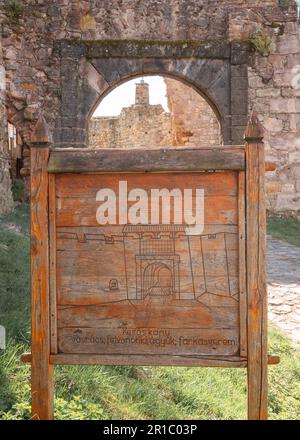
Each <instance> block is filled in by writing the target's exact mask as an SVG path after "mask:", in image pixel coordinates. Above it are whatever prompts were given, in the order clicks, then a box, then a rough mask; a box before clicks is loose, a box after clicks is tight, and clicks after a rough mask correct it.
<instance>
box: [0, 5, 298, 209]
mask: <svg viewBox="0 0 300 440" xmlns="http://www.w3.org/2000/svg"><path fill="white" fill-rule="evenodd" d="M22 4H23V5H24V10H23V13H22V14H21V16H20V17H18V19H17V20H12V19H11V16H10V15H9V14H8V13H7V11H8V10H7V8H6V7H5V5H7V2H6V1H5V0H0V21H1V27H2V35H3V60H4V64H5V69H6V79H7V81H6V105H7V109H8V119H9V121H10V122H11V123H12V124H14V125H15V126H16V128H17V130H18V132H19V134H20V136H21V138H22V141H23V145H24V149H25V150H27V149H28V147H29V140H30V133H31V131H32V128H33V126H34V125H35V122H36V120H37V118H38V116H39V113H40V111H41V109H43V112H44V114H45V117H46V119H47V122H48V124H49V125H50V127H51V129H52V130H53V132H54V133H53V135H54V139H55V143H56V145H57V146H58V147H68V146H73V147H81V146H87V140H88V136H87V125H88V119H89V118H90V117H91V115H92V114H93V111H94V109H95V107H96V105H97V103H98V102H99V100H100V98H101V96H102V94H103V93H107V92H108V91H109V90H110V89H112V88H114V87H115V86H116V85H117V84H119V83H120V82H123V81H124V80H125V79H127V78H131V77H133V76H137V75H139V74H144V73H149V74H155V73H157V74H159V73H160V74H165V75H169V76H171V77H172V76H173V77H176V78H179V79H182V80H183V81H184V82H186V83H188V84H191V85H192V86H193V87H194V88H195V89H196V90H197V89H198V90H199V91H200V92H201V93H202V94H203V95H204V96H205V97H206V98H207V99H208V100H209V102H212V103H213V104H214V107H215V109H216V110H217V112H218V116H219V119H220V123H221V128H222V136H223V139H224V143H226V144H230V143H234V144H235V143H241V142H242V141H243V132H244V129H245V125H246V119H247V115H248V114H249V112H250V111H251V110H252V109H253V108H255V110H256V111H257V113H258V115H259V117H260V119H261V121H262V122H263V124H264V125H265V128H266V136H265V142H266V150H267V159H268V160H272V161H274V162H275V163H276V164H277V166H278V168H277V171H276V173H274V175H273V174H272V175H271V174H270V175H268V176H267V178H268V180H270V181H271V182H274V181H277V182H279V183H280V186H278V189H279V188H280V190H278V192H275V191H274V188H275V187H274V186H273V187H272V188H273V192H272V193H270V195H269V196H268V208H269V210H270V211H272V212H276V213H288V214H290V213H292V214H293V215H297V212H299V210H300V199H299V197H298V195H299V189H297V188H298V182H297V181H299V176H298V174H297V172H295V173H294V172H291V170H290V168H291V166H296V165H297V164H298V165H299V159H298V157H297V156H291V155H290V154H293V153H297V152H298V151H299V149H300V138H299V126H300V104H299V100H300V74H299V69H300V68H299V65H300V43H299V34H298V25H297V12H296V6H295V4H294V2H292V1H288V2H282V1H279V0H265V1H264V2H262V1H261V0H249V1H245V0H219V1H218V2H215V1H210V0H197V1H194V0H185V1H182V0H142V1H139V2H136V1H134V0H128V1H126V2H122V1H119V0H110V1H101V2H100V1H99V0H89V1H88V0H84V1H80V2H78V1H77V0H69V1H65V0H57V1H53V2H51V4H49V2H46V1H45V0H24V1H22ZM120 40H121V41H120ZM253 47H255V48H256V50H255V51H254V50H253ZM249 49H251V52H250V53H249ZM29 168H30V167H29V157H28V156H24V164H23V170H22V173H21V174H22V175H26V174H28V170H29ZM283 181H284V184H287V185H289V186H284V187H283V186H281V183H282V182H283ZM282 188H284V191H283V192H282Z"/></svg>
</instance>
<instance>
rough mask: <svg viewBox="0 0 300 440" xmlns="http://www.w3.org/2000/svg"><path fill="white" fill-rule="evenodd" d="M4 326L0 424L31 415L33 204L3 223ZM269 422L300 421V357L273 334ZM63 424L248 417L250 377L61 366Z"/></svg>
mask: <svg viewBox="0 0 300 440" xmlns="http://www.w3.org/2000/svg"><path fill="white" fill-rule="evenodd" d="M0 279H1V282H0V323H1V324H2V325H4V326H6V328H7V330H8V347H7V349H6V350H5V351H4V352H3V353H2V354H1V355H0V419H28V418H30V385H29V379H30V368H29V366H28V365H23V364H21V363H20V361H19V356H20V354H21V353H23V352H27V351H29V343H30V341H29V237H28V207H26V205H23V206H22V205H21V206H20V207H19V208H18V209H17V210H16V211H15V213H14V214H13V215H12V216H10V217H6V218H5V219H3V220H2V221H0ZM269 352H270V353H273V354H278V355H280V356H281V364H280V365H279V366H272V367H270V370H269V371H270V374H269V380H270V393H269V411H270V418H271V419H281V420H283V419H289V420H292V419H297V418H298V419H300V352H299V350H297V349H296V348H295V347H292V346H291V344H290V343H289V341H288V340H287V339H286V338H285V337H284V336H282V335H281V334H280V333H279V332H278V331H277V330H275V329H271V330H270V348H269ZM55 416H56V418H58V419H193V418H196V419H212V420H216V419H244V418H246V373H245V371H244V370H239V369H216V368H214V369H213V368H212V369H204V368H197V369H196V368H166V367H164V368H162V367H151V368H150V367H99V366H95V367H93V366H88V367H87V366H68V367H57V368H56V399H55Z"/></svg>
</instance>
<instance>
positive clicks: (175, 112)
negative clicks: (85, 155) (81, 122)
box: [89, 75, 222, 148]
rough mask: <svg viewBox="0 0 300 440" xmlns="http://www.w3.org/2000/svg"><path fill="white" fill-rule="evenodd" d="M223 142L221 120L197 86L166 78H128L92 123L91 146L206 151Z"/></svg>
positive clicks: (110, 94)
mask: <svg viewBox="0 0 300 440" xmlns="http://www.w3.org/2000/svg"><path fill="white" fill-rule="evenodd" d="M221 143H222V136H221V127H220V122H219V119H218V117H217V115H216V113H215V111H214V109H213V108H212V106H211V105H210V103H209V102H208V101H207V100H206V99H205V98H204V97H202V96H201V95H200V94H199V93H198V92H197V91H196V90H195V89H194V88H192V87H190V86H188V85H186V84H185V83H183V82H181V81H179V80H177V79H173V78H169V77H162V76H158V75H156V76H145V77H138V78H134V79H132V80H129V81H127V82H125V83H123V84H121V85H120V86H118V87H116V88H115V89H114V90H112V91H111V92H110V93H109V94H108V95H106V96H105V97H104V98H103V99H102V101H101V102H100V104H99V106H98V107H97V109H96V110H95V112H94V114H93V116H92V118H91V119H90V122H89V146H90V148H151V147H153V148H155V147H157V148H158V147H174V146H177V147H181V146H182V147H205V146H210V147H211V146H214V145H219V144H221Z"/></svg>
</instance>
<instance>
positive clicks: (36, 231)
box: [30, 146, 54, 420]
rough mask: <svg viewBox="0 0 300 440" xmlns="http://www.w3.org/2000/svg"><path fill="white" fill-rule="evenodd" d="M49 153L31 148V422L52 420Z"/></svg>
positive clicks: (43, 149)
mask: <svg viewBox="0 0 300 440" xmlns="http://www.w3.org/2000/svg"><path fill="white" fill-rule="evenodd" d="M48 158H49V149H48V148H46V149H45V148H40V147H39V146H38V147H32V148H31V155H30V162H31V163H30V165H31V173H30V179H31V192H30V214H31V223H30V229H31V234H30V235H31V240H30V268H31V303H32V308H31V350H32V360H31V367H32V368H31V370H32V372H31V397H32V399H31V406H32V418H33V419H43V420H44V419H45V420H49V419H52V418H53V391H54V381H53V378H54V377H53V366H52V365H50V363H49V359H48V357H49V352H50V325H49V230H48V212H49V210H48V197H49V182H48V172H47V165H48Z"/></svg>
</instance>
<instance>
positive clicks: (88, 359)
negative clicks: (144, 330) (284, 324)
mask: <svg viewBox="0 0 300 440" xmlns="http://www.w3.org/2000/svg"><path fill="white" fill-rule="evenodd" d="M153 358H154V359H153ZM178 358H179V359H178ZM20 360H21V362H23V363H25V364H26V363H30V362H31V353H24V354H22V355H21V356H20ZM49 362H50V363H51V364H53V365H63V364H64V365H76V364H82V365H170V366H175V365H177V366H184V367H185V366H187V365H188V366H194V367H229V368H237V367H240V368H246V367H247V359H246V358H240V357H233V358H232V357H229V356H227V357H225V358H223V359H221V358H219V357H218V359H217V360H216V359H213V358H212V356H210V357H209V358H205V357H204V356H201V357H198V356H197V357H196V358H195V357H190V356H189V357H187V356H169V355H167V356H162V355H156V356H153V355H151V356H150V357H147V356H142V355H135V356H132V357H131V358H130V359H129V358H128V357H127V356H122V355H107V356H105V355H104V356H101V355H85V354H82V355H78V354H74V355H73V354H72V355H69V354H67V355H64V354H58V355H50V359H49ZM140 362H147V363H146V364H141V363H140ZM160 362H161V363H160ZM168 362H169V363H168ZM185 362H186V363H185ZM193 362H197V363H196V364H193ZM214 363H216V365H214ZM279 363H280V357H279V356H275V355H268V365H278V364H279Z"/></svg>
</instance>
